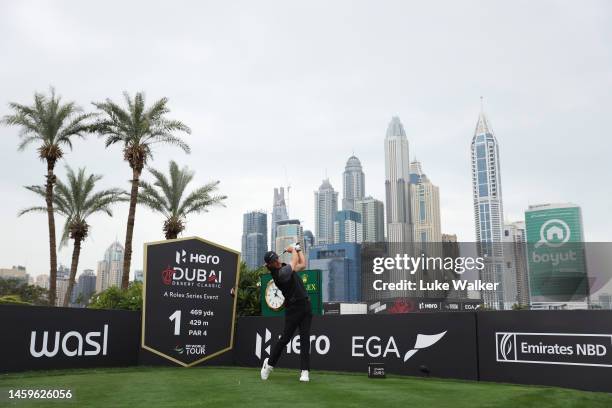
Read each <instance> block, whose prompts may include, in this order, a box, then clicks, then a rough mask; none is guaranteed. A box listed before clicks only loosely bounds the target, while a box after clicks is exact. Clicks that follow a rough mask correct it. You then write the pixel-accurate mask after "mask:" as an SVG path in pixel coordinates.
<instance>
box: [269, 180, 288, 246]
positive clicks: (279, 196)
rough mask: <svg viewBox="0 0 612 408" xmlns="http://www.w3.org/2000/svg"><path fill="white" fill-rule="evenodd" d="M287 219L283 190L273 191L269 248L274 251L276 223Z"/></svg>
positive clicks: (282, 188) (276, 189)
mask: <svg viewBox="0 0 612 408" xmlns="http://www.w3.org/2000/svg"><path fill="white" fill-rule="evenodd" d="M288 218H289V215H288V214H287V204H286V203H285V188H284V187H280V188H275V189H274V201H273V203H272V220H271V223H270V247H271V249H272V250H273V251H277V249H276V223H277V222H278V221H282V220H286V219H288Z"/></svg>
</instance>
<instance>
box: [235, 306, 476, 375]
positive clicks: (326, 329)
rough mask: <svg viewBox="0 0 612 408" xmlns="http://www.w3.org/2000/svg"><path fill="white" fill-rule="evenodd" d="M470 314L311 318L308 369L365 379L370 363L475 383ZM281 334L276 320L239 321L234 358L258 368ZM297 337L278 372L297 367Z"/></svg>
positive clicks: (396, 370)
mask: <svg viewBox="0 0 612 408" xmlns="http://www.w3.org/2000/svg"><path fill="white" fill-rule="evenodd" d="M474 315H475V313H406V314H402V315H380V316H376V315H344V316H314V318H313V320H312V330H311V335H310V353H311V363H312V368H313V369H317V370H334V371H354V372H360V373H363V374H364V375H365V373H366V372H367V370H368V366H369V365H370V364H371V363H382V364H384V367H385V371H386V372H387V373H393V374H402V375H415V376H423V375H425V373H426V372H427V373H429V375H431V376H434V377H449V378H462V379H469V380H476V379H477V378H478V376H477V373H478V370H477V365H478V359H477V356H476V351H477V346H476V345H477V342H476V319H475V316H474ZM282 330H283V318H282V317H270V318H264V317H241V318H240V319H239V320H238V329H237V336H236V346H235V347H234V350H233V353H234V359H235V361H236V364H237V365H242V366H251V367H258V366H261V364H262V361H263V360H264V359H265V358H267V357H269V356H270V352H271V350H272V347H273V345H274V343H275V342H276V341H277V339H278V338H279V336H280V335H281V333H282ZM299 355H300V336H299V334H298V333H296V334H295V336H294V337H293V338H292V340H291V341H290V342H289V344H287V347H286V349H285V350H283V354H282V355H281V358H280V360H279V363H278V366H279V367H291V368H298V367H299V360H300V359H299Z"/></svg>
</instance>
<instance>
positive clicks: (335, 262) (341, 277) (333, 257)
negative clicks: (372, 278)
mask: <svg viewBox="0 0 612 408" xmlns="http://www.w3.org/2000/svg"><path fill="white" fill-rule="evenodd" d="M360 247H361V246H360V244H356V243H343V244H329V245H317V246H315V247H313V248H312V249H311V251H310V254H309V256H308V263H309V265H310V268H312V269H320V270H321V281H322V282H321V284H322V295H323V301H324V302H359V301H361V257H360ZM370 272H371V271H370Z"/></svg>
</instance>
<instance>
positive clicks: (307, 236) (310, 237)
mask: <svg viewBox="0 0 612 408" xmlns="http://www.w3.org/2000/svg"><path fill="white" fill-rule="evenodd" d="M314 244H315V237H314V234H313V233H312V231H311V230H306V231H304V251H306V252H308V250H309V249H310V248H312V247H313V246H314Z"/></svg>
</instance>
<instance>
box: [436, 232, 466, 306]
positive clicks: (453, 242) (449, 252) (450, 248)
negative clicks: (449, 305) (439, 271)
mask: <svg viewBox="0 0 612 408" xmlns="http://www.w3.org/2000/svg"><path fill="white" fill-rule="evenodd" d="M441 237H442V238H441V240H442V257H443V258H444V259H447V258H451V259H457V258H459V257H460V256H461V250H460V249H459V242H457V234H442V235H441ZM454 279H462V277H461V275H459V274H457V273H455V272H454V271H448V272H447V274H446V279H445V281H446V282H448V281H450V280H454ZM451 287H452V289H451V290H450V291H449V292H448V295H447V297H448V298H449V299H467V297H468V293H467V290H465V289H455V288H454V287H453V285H452V284H451Z"/></svg>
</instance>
